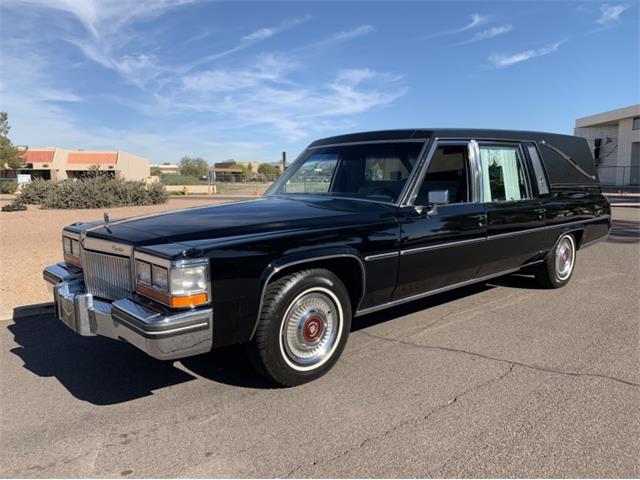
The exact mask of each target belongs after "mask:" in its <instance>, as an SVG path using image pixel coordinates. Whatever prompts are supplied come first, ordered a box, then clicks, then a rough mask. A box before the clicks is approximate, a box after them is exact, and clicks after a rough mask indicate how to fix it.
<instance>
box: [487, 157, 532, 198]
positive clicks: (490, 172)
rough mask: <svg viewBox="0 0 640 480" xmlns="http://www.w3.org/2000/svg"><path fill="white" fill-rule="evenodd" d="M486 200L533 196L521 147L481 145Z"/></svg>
mask: <svg viewBox="0 0 640 480" xmlns="http://www.w3.org/2000/svg"><path fill="white" fill-rule="evenodd" d="M480 160H481V162H482V189H483V195H484V202H485V203H489V202H513V201H517V200H524V199H526V198H531V197H530V195H529V193H528V190H527V180H526V174H525V170H524V163H523V161H522V158H521V156H520V149H519V148H518V147H517V146H511V145H506V146H505V145H480Z"/></svg>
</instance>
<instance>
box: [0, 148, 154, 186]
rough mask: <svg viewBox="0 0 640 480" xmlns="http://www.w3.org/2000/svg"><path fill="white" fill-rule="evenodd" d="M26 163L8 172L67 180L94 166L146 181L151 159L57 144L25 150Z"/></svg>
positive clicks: (127, 177) (120, 152) (12, 174)
mask: <svg viewBox="0 0 640 480" xmlns="http://www.w3.org/2000/svg"><path fill="white" fill-rule="evenodd" d="M24 159H25V166H24V167H23V168H21V169H19V170H17V171H13V172H11V171H9V172H5V174H8V175H6V176H14V175H16V174H18V173H22V174H30V175H31V176H32V177H33V178H35V177H41V178H44V179H51V180H65V179H67V178H74V177H78V176H79V175H81V174H82V172H86V171H87V170H89V169H90V168H92V167H94V166H96V165H97V166H98V167H99V168H100V170H104V171H107V172H114V175H116V176H118V177H120V178H124V179H126V180H144V179H145V178H147V177H148V176H149V160H147V159H146V158H143V157H140V156H138V155H133V154H131V153H129V152H123V151H121V150H117V151H104V150H100V151H98V150H66V149H64V148H57V147H45V148H37V147H32V148H29V149H28V150H27V151H26V152H25V153H24Z"/></svg>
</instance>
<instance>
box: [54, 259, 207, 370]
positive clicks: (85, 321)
mask: <svg viewBox="0 0 640 480" xmlns="http://www.w3.org/2000/svg"><path fill="white" fill-rule="evenodd" d="M42 275H43V277H44V279H45V280H46V281H47V283H48V285H49V287H50V289H51V290H52V291H53V301H54V304H55V311H56V316H57V317H58V319H60V320H61V321H62V322H63V323H64V324H65V325H67V326H68V327H69V328H71V330H73V331H74V332H76V333H78V334H80V335H84V336H94V335H100V336H103V337H108V338H113V339H115V340H124V341H126V342H128V343H130V344H132V345H134V346H135V347H137V348H139V349H140V350H142V351H143V352H145V353H147V354H148V355H150V356H152V357H154V358H158V359H160V360H170V359H176V358H183V357H189V356H191V355H197V354H200V353H206V352H208V351H210V350H211V347H212V344H213V310H212V309H211V308H199V309H195V310H188V311H185V312H178V313H176V312H169V311H166V310H163V309H161V308H158V309H154V308H152V307H150V306H146V305H142V304H139V303H136V302H134V301H133V300H129V299H127V298H125V299H121V300H116V301H114V302H109V301H105V300H101V299H98V298H94V297H93V295H91V294H90V293H87V291H86V288H85V285H84V282H83V279H82V273H80V272H78V273H76V272H72V271H71V270H70V269H69V268H67V266H66V265H65V264H64V263H58V264H56V265H50V266H48V267H47V268H45V269H44V270H43V272H42Z"/></svg>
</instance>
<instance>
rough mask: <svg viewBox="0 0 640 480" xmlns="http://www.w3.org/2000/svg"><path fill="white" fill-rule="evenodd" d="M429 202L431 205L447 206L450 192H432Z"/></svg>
mask: <svg viewBox="0 0 640 480" xmlns="http://www.w3.org/2000/svg"><path fill="white" fill-rule="evenodd" d="M428 201H429V205H445V204H447V203H449V190H431V191H430V192H429V196H428Z"/></svg>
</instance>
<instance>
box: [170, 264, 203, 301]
mask: <svg viewBox="0 0 640 480" xmlns="http://www.w3.org/2000/svg"><path fill="white" fill-rule="evenodd" d="M206 288H207V276H206V267H205V266H204V265H198V266H195V267H183V268H176V269H174V270H172V271H171V293H172V294H173V295H191V294H193V293H198V292H203V291H205V290H206Z"/></svg>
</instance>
